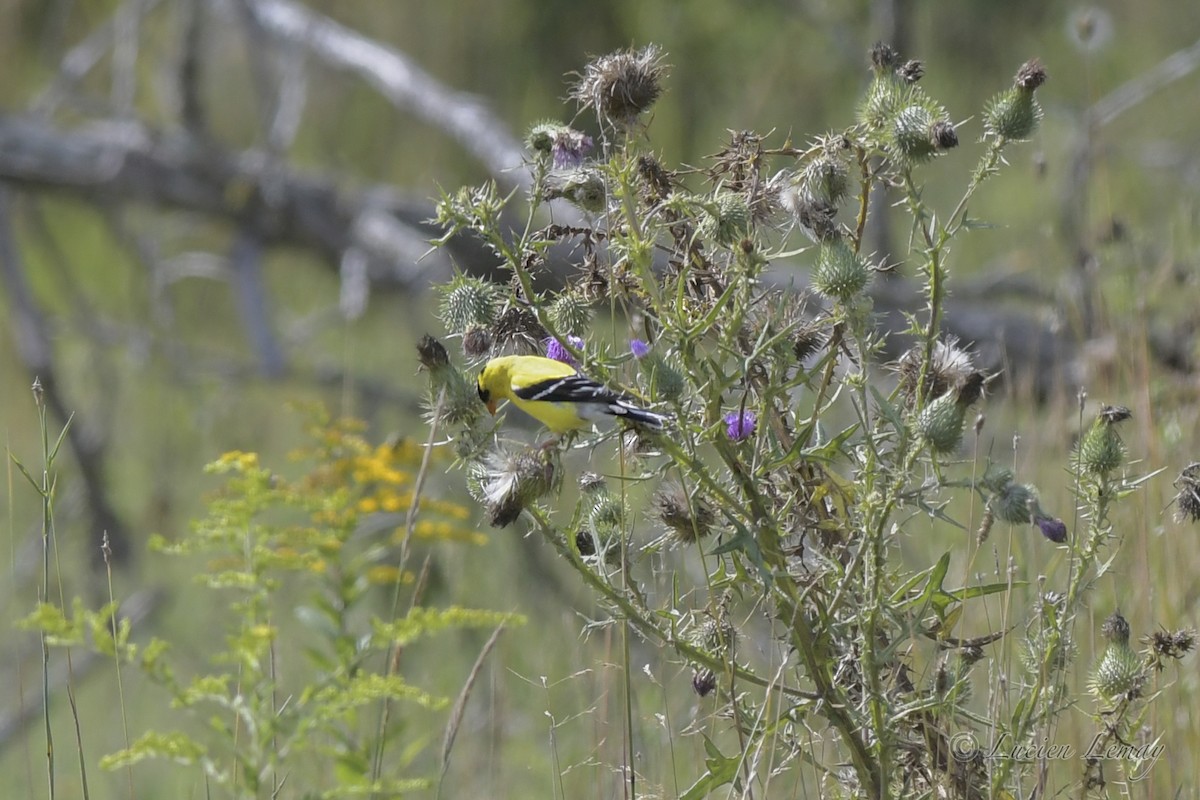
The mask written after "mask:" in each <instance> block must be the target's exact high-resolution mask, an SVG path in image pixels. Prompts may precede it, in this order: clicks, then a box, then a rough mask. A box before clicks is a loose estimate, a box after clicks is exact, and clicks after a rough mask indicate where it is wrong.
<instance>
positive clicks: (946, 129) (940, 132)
mask: <svg viewBox="0 0 1200 800" xmlns="http://www.w3.org/2000/svg"><path fill="white" fill-rule="evenodd" d="M929 139H930V141H932V142H933V146H934V147H936V148H937V149H939V150H949V149H950V148H952V147H958V133H957V132H956V131H955V130H954V125H953V124H952V123H949V122H946V121H945V120H941V121H938V122H935V123H933V127H932V128H930V130H929Z"/></svg>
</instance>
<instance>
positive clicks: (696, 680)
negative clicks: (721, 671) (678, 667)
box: [692, 667, 717, 697]
mask: <svg viewBox="0 0 1200 800" xmlns="http://www.w3.org/2000/svg"><path fill="white" fill-rule="evenodd" d="M716 688H717V675H716V673H715V672H713V671H712V670H711V669H709V668H708V667H699V668H697V669H695V670H693V672H692V690H693V691H694V692H695V693H696V694H698V695H700V696H701V697H707V696H708V695H709V694H710V693H711V692H712V690H713V689H716Z"/></svg>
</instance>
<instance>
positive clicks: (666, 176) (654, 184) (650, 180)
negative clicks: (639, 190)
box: [637, 155, 673, 201]
mask: <svg viewBox="0 0 1200 800" xmlns="http://www.w3.org/2000/svg"><path fill="white" fill-rule="evenodd" d="M637 170H638V176H639V177H640V178H641V179H642V184H643V186H644V187H645V192H646V194H647V195H648V196H649V197H650V199H651V200H655V201H657V200H665V199H666V198H667V197H668V196H669V195H670V194H671V179H672V178H673V175H672V173H671V172H669V171H668V170H667V168H666V167H664V166H663V165H662V162H661V161H659V160H658V159H657V158H655V157H654V156H651V155H640V156H638V160H637Z"/></svg>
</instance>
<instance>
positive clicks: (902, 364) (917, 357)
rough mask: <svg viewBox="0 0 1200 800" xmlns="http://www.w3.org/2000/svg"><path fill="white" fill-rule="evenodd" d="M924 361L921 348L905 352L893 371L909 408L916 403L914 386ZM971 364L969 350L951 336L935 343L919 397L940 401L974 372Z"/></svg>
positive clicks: (923, 351) (913, 348) (923, 353)
mask: <svg viewBox="0 0 1200 800" xmlns="http://www.w3.org/2000/svg"><path fill="white" fill-rule="evenodd" d="M924 358H925V349H924V347H922V346H921V345H916V346H914V347H912V348H910V349H909V350H908V351H907V352H905V354H904V355H902V356H901V357H900V359H899V360H898V361H897V362H896V363H895V365H894V367H893V369H894V370H895V371H896V374H897V375H898V376H899V378H900V388H901V391H903V392H904V395H905V398H906V399H907V401H908V403H909V404H910V405H911V404H912V403H913V402H915V401H916V398H917V395H918V391H917V384H918V382H919V381H920V378H921V362H922V360H923V359H924ZM974 361H975V356H974V354H973V353H972V352H971V351H970V350H969V349H968V348H965V347H960V346H959V343H958V339H956V338H955V337H953V336H947V337H946V338H945V339H944V340H939V341H937V342H935V343H934V345H933V353H932V354H931V357H930V360H929V368H928V369H927V370H926V372H925V385H924V387H922V389H923V390H924V391H922V392H920V394H921V396H923V397H926V398H930V397H941V396H942V395H944V394H946V393H947V392H949V391H950V390H951V389H952V388H954V387H955V386H957V385H959V384H960V383H963V382H964V381H966V380H967V379H968V378H969V377H970V376H971V375H972V374H973V373H975V372H976V370H975V363H974ZM985 382H986V381H985Z"/></svg>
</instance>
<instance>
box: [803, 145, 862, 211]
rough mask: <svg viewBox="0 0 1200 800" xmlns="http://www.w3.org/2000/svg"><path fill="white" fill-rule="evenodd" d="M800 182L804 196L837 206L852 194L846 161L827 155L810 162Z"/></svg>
mask: <svg viewBox="0 0 1200 800" xmlns="http://www.w3.org/2000/svg"><path fill="white" fill-rule="evenodd" d="M799 182H800V190H801V192H802V194H803V196H805V197H808V198H811V199H812V200H814V201H816V202H817V203H818V204H820V205H829V206H837V205H838V204H840V203H841V202H842V200H844V199H845V198H846V195H847V194H849V192H850V186H851V183H850V167H849V165H848V164H847V163H846V160H845V159H843V158H840V157H838V156H837V155H830V154H828V153H826V154H824V155H822V156H820V157H819V158H816V159H814V160H813V161H810V162H809V164H808V166H806V167H805V168H804V172H802V173H801V174H800V181H799Z"/></svg>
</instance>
